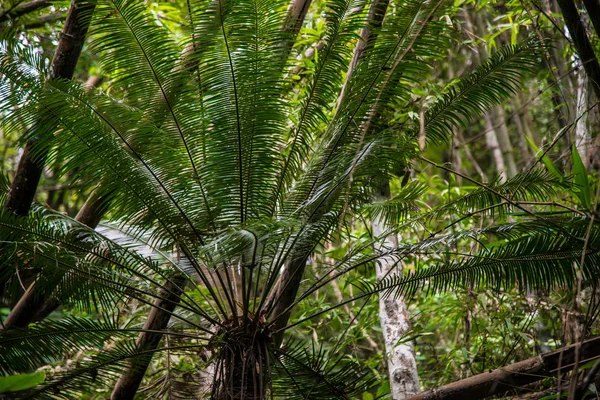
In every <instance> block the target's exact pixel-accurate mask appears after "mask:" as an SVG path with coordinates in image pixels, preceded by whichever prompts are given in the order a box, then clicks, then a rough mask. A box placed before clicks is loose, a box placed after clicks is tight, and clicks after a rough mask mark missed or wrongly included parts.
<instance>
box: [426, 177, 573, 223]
mask: <svg viewBox="0 0 600 400" xmlns="http://www.w3.org/2000/svg"><path fill="white" fill-rule="evenodd" d="M571 185H572V184H571V183H569V182H567V181H564V180H563V179H561V178H557V177H556V176H555V175H553V174H551V173H549V172H547V171H546V170H543V169H540V168H534V169H531V170H530V171H527V172H524V173H520V174H518V175H516V176H514V177H513V178H510V179H509V180H507V181H506V182H501V181H500V180H496V181H494V182H491V183H489V184H482V187H479V188H477V189H475V190H474V191H472V192H470V193H467V194H466V195H463V196H461V197H459V198H457V199H455V200H452V201H450V202H447V203H445V204H443V205H441V206H440V207H437V208H435V209H434V210H432V211H431V212H430V213H429V216H428V217H429V218H431V219H436V218H440V217H441V216H442V215H456V214H459V215H461V214H464V215H474V214H477V215H490V216H492V217H493V216H494V215H495V214H501V213H506V212H511V211H515V209H516V205H518V204H525V205H535V203H540V205H546V206H552V204H549V203H547V199H550V198H556V195H558V194H559V193H560V192H566V191H568V190H569V189H570V188H571Z"/></svg>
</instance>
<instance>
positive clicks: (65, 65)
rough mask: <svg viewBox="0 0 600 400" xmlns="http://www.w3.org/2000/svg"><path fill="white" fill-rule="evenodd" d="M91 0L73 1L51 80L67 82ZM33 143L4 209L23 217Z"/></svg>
mask: <svg viewBox="0 0 600 400" xmlns="http://www.w3.org/2000/svg"><path fill="white" fill-rule="evenodd" d="M95 6H96V3H95V0H73V1H72V3H71V7H70V8H69V12H68V14H67V19H66V21H65V26H64V28H63V30H62V33H61V36H60V40H59V41H58V47H57V49H56V52H55V53H54V57H53V59H52V65H51V69H50V78H51V79H59V78H60V79H71V78H72V77H73V73H74V72H75V66H76V65H77V60H78V59H79V55H80V54H81V49H82V47H83V43H84V40H85V36H86V34H87V30H88V28H89V23H90V18H91V14H92V12H93V11H94V8H95ZM35 146H36V140H35V139H32V140H29V141H28V142H27V143H26V145H25V149H24V151H23V154H22V155H21V159H20V160H19V164H18V166H17V171H16V173H15V177H14V179H13V181H12V184H11V186H10V190H9V192H8V195H7V198H6V202H5V203H4V209H5V210H7V211H10V212H13V213H15V214H16V215H20V216H25V215H27V214H28V213H29V210H30V208H31V203H32V202H33V198H34V196H35V192H36V190H37V187H38V184H39V182H40V177H41V175H42V171H43V167H44V161H45V158H46V154H45V153H44V152H42V153H41V154H40V153H39V152H37V156H34V154H36V149H35ZM6 282H7V281H6V278H3V279H2V281H0V295H1V294H3V293H4V288H5V285H6Z"/></svg>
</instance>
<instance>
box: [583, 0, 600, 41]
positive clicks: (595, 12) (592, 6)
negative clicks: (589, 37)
mask: <svg viewBox="0 0 600 400" xmlns="http://www.w3.org/2000/svg"><path fill="white" fill-rule="evenodd" d="M583 5H584V6H585V9H586V11H587V13H588V17H589V18H590V21H592V25H594V30H595V31H596V35H598V36H599V37H600V0H583Z"/></svg>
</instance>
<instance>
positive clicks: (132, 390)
mask: <svg viewBox="0 0 600 400" xmlns="http://www.w3.org/2000/svg"><path fill="white" fill-rule="evenodd" d="M185 284H186V277H185V276H183V275H181V274H176V275H174V276H173V277H172V278H171V279H169V280H168V281H167V282H165V283H164V286H163V288H162V289H161V291H160V293H159V297H160V298H159V299H157V300H156V301H155V302H154V307H153V308H152V311H150V314H149V315H148V319H147V320H146V323H145V324H144V328H143V329H144V330H148V331H162V330H164V329H165V328H166V327H167V325H168V323H169V320H170V319H171V313H172V312H173V310H175V306H176V304H177V303H178V302H179V300H180V298H181V295H182V294H183V291H184V288H185ZM161 339H162V334H161V333H155V332H142V333H140V335H139V336H138V339H137V342H136V344H137V347H138V350H139V351H141V352H146V351H151V350H153V349H156V348H158V345H159V343H160V340H161ZM152 355H153V353H152V352H149V353H147V354H144V355H142V356H140V357H138V358H136V359H135V360H132V362H131V365H130V366H129V367H128V368H127V369H126V370H125V372H123V374H122V375H121V377H120V378H119V380H118V381H117V384H116V385H115V387H114V389H113V392H112V395H111V397H110V398H111V400H129V399H133V397H134V396H135V394H136V392H137V390H138V388H139V387H140V384H141V383H142V379H143V378H144V374H145V372H146V369H147V368H148V365H149V364H150V361H152Z"/></svg>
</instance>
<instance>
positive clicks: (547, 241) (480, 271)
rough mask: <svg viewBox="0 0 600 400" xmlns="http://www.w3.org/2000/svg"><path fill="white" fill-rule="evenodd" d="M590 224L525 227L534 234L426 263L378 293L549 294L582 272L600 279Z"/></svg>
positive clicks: (598, 240) (508, 229) (502, 231)
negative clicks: (471, 290) (472, 290)
mask: <svg viewBox="0 0 600 400" xmlns="http://www.w3.org/2000/svg"><path fill="white" fill-rule="evenodd" d="M538 224H539V223H538ZM589 225H590V221H589V219H587V218H582V219H579V220H575V221H571V222H566V223H565V224H564V225H563V226H562V229H560V230H559V229H556V227H555V226H554V225H549V224H541V225H538V229H537V230H534V229H533V227H532V225H531V224H527V225H525V227H527V228H529V232H523V233H522V234H521V235H519V236H518V237H513V238H512V239H508V240H504V241H500V242H495V243H494V242H492V243H488V244H485V243H482V244H483V245H484V246H485V247H484V248H483V249H482V250H481V251H479V252H477V253H474V254H464V253H460V252H458V253H457V254H456V258H452V259H451V260H450V261H447V262H443V261H442V262H436V261H434V262H433V263H431V264H430V263H422V266H421V267H419V268H417V269H416V270H415V271H414V272H410V273H408V274H407V275H406V276H404V277H402V276H394V277H389V278H386V279H385V280H384V281H382V282H381V284H380V285H379V286H378V287H377V289H376V291H378V292H383V293H384V295H386V296H389V295H392V294H393V295H395V296H400V295H402V296H406V297H410V296H412V295H414V293H415V292H416V291H417V290H420V289H422V288H426V289H427V290H431V291H447V290H451V289H452V288H455V287H459V286H464V285H473V287H483V286H487V287H491V288H494V289H496V290H501V289H502V288H506V287H513V286H514V285H517V286H518V287H520V288H521V289H527V288H538V289H542V290H549V289H550V288H552V287H555V286H568V285H571V284H572V283H573V282H574V281H575V279H576V278H577V276H578V271H581V274H582V276H583V278H584V279H586V280H596V279H598V275H599V273H600V272H599V271H598V269H597V266H598V260H599V257H600V255H599V251H600V230H598V227H597V226H596V225H594V226H592V227H591V230H590V231H589V237H586V234H587V232H588V228H589ZM521 228H523V227H521ZM514 229H515V225H513V224H511V225H508V226H499V227H495V228H494V230H493V231H492V230H488V231H487V232H486V233H488V234H489V233H494V234H495V235H496V236H500V237H502V236H505V235H507V234H509V235H510V234H512V235H514V232H512V231H514ZM586 238H587V239H588V241H587V243H586ZM451 253H452V252H451ZM582 258H583V260H584V262H583V264H582V263H581V261H582ZM367 292H368V291H367Z"/></svg>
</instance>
